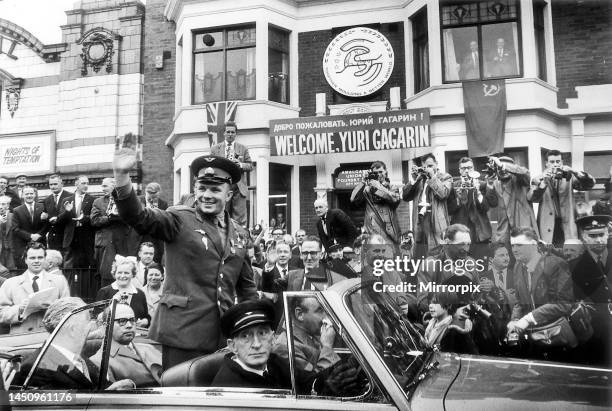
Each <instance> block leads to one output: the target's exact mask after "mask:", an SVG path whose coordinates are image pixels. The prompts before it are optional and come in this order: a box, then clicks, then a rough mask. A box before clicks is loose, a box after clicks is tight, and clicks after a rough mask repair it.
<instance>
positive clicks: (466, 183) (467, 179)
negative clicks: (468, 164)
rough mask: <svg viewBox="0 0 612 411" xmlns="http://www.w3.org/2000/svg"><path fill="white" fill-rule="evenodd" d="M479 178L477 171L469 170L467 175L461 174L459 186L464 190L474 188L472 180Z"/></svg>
mask: <svg viewBox="0 0 612 411" xmlns="http://www.w3.org/2000/svg"><path fill="white" fill-rule="evenodd" d="M477 178H480V173H479V172H478V171H470V172H469V173H468V175H467V176H461V186H460V187H461V188H462V189H464V190H468V189H472V188H475V187H476V186H475V185H474V180H476V179H477Z"/></svg>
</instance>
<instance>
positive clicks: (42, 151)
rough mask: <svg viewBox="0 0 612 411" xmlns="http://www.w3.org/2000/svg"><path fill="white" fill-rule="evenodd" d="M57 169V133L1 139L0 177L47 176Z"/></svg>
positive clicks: (2, 137)
mask: <svg viewBox="0 0 612 411" xmlns="http://www.w3.org/2000/svg"><path fill="white" fill-rule="evenodd" d="M54 168H55V133H54V132H48V133H36V134H22V135H16V134H12V135H11V136H6V135H4V136H1V138H0V175H16V174H21V173H25V174H46V173H50V172H52V171H53V169H54Z"/></svg>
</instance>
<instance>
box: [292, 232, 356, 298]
mask: <svg viewBox="0 0 612 411" xmlns="http://www.w3.org/2000/svg"><path fill="white" fill-rule="evenodd" d="M301 257H302V262H303V263H304V268H303V269H302V268H301V269H298V270H291V271H289V274H288V278H287V291H302V290H325V289H326V288H327V287H331V286H332V285H333V284H335V283H337V282H338V281H342V280H346V278H347V277H345V276H343V275H342V274H339V273H337V272H335V271H332V270H330V269H329V267H327V266H325V265H321V264H320V262H321V241H320V240H319V239H318V238H317V237H314V236H309V237H307V238H306V240H304V242H303V243H302V251H301Z"/></svg>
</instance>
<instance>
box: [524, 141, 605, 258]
mask: <svg viewBox="0 0 612 411" xmlns="http://www.w3.org/2000/svg"><path fill="white" fill-rule="evenodd" d="M594 185H595V179H594V178H593V177H592V176H591V175H590V174H588V173H586V172H584V171H576V170H573V169H572V168H571V167H569V166H566V165H564V164H563V158H562V157H561V152H559V151H558V150H550V151H548V152H547V153H546V169H545V170H544V173H543V174H542V175H540V176H538V177H535V178H534V179H533V180H532V182H531V190H529V194H527V199H528V200H529V201H531V202H533V203H540V207H539V209H538V219H537V221H538V227H539V228H540V236H541V237H542V240H543V241H545V242H546V243H549V244H550V243H552V244H553V245H554V246H555V247H562V246H563V242H564V241H565V239H567V238H576V237H577V236H578V230H577V228H576V223H575V222H574V194H573V190H580V191H585V190H590V189H591V188H593V186H594Z"/></svg>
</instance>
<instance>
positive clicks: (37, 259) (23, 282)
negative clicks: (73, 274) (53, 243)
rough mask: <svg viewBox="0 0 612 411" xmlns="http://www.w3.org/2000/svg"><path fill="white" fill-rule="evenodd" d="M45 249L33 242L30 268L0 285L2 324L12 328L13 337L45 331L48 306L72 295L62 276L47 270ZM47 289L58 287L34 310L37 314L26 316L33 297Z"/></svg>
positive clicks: (27, 259) (28, 261) (29, 248)
mask: <svg viewBox="0 0 612 411" xmlns="http://www.w3.org/2000/svg"><path fill="white" fill-rule="evenodd" d="M45 256H46V250H45V247H44V246H43V245H42V244H40V243H31V244H30V245H28V248H27V250H26V258H25V263H26V265H27V267H28V269H27V270H26V272H24V273H23V274H21V275H19V276H17V277H12V278H9V279H8V280H6V281H5V282H4V283H3V284H2V286H0V324H8V325H10V326H11V334H19V333H26V332H36V331H42V330H43V329H44V326H43V323H42V319H43V315H44V313H45V310H46V309H47V307H48V306H49V304H50V303H51V302H53V301H55V300H57V299H59V298H63V297H68V296H70V289H69V287H68V282H67V281H66V278H65V277H64V276H63V275H56V274H49V273H47V272H46V271H45V269H44V268H43V267H44V263H45ZM47 288H55V291H54V292H53V296H52V297H51V298H50V299H49V300H47V301H43V302H41V303H40V304H39V305H36V306H34V307H31V308H33V309H34V310H35V311H34V312H32V313H31V314H30V315H27V316H24V310H25V308H26V307H27V306H28V303H29V302H30V295H31V294H32V293H34V292H37V291H42V290H45V289H47Z"/></svg>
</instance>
